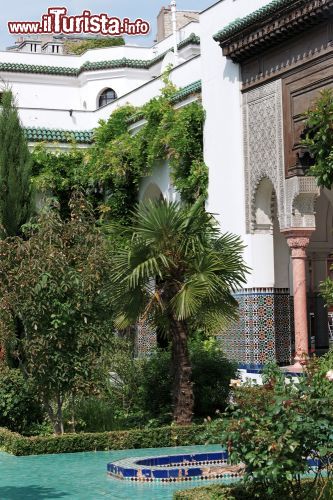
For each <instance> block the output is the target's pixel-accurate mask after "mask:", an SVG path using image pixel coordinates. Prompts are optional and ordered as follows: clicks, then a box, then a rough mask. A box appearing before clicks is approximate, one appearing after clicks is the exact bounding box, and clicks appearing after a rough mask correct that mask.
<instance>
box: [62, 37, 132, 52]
mask: <svg viewBox="0 0 333 500" xmlns="http://www.w3.org/2000/svg"><path fill="white" fill-rule="evenodd" d="M120 45H125V40H124V39H123V38H122V37H103V38H95V39H89V40H84V39H83V40H82V41H80V42H76V41H71V40H65V42H64V47H65V51H66V53H67V54H75V55H81V54H83V53H84V52H86V51H87V50H90V49H102V48H104V47H119V46H120Z"/></svg>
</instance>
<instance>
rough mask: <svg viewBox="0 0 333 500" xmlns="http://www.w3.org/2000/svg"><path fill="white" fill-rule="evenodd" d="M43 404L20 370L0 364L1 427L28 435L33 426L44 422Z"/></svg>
mask: <svg viewBox="0 0 333 500" xmlns="http://www.w3.org/2000/svg"><path fill="white" fill-rule="evenodd" d="M43 416H44V415H43V411H42V407H41V402H40V401H38V399H37V398H36V395H35V393H34V391H33V388H32V387H31V386H30V385H29V384H28V383H27V382H26V380H25V379H24V377H23V375H22V373H21V372H20V370H17V369H10V368H8V367H7V366H5V365H4V364H3V363H1V364H0V426H1V427H7V428H8V429H10V430H12V431H17V432H21V433H22V432H23V433H25V434H26V433H28V432H29V431H30V429H31V427H32V425H33V424H35V423H36V422H38V421H39V422H42V421H43Z"/></svg>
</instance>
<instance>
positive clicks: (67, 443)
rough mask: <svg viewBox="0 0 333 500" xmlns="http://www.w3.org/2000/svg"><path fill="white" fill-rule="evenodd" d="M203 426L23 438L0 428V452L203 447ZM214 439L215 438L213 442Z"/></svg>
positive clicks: (33, 453) (37, 452) (20, 453)
mask: <svg viewBox="0 0 333 500" xmlns="http://www.w3.org/2000/svg"><path fill="white" fill-rule="evenodd" d="M203 429H204V426H195V425H192V426H188V427H173V426H169V427H160V428H156V429H149V431H147V429H133V430H129V431H113V432H103V433H96V434H93V433H91V434H88V433H82V434H64V435H63V436H46V437H40V436H37V437H29V438H28V437H23V436H21V435H20V434H15V433H13V432H10V431H9V430H7V429H1V428H0V449H1V450H3V451H6V452H8V453H12V454H14V455H17V456H24V455H43V454H52V453H75V452H83V451H107V450H124V449H135V448H163V447H172V446H190V445H196V444H197V445H198V444H204V440H203V439H202V438H200V437H199V435H200V433H202V432H203ZM217 438H218V437H216V439H217Z"/></svg>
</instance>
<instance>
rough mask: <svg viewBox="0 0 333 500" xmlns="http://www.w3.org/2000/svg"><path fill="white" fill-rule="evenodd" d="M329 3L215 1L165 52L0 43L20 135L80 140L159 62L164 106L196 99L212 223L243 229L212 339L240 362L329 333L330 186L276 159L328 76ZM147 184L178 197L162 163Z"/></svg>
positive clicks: (325, 339) (159, 48) (146, 80)
mask: <svg viewBox="0 0 333 500" xmlns="http://www.w3.org/2000/svg"><path fill="white" fill-rule="evenodd" d="M331 4H333V1H332V0H308V1H305V0H304V1H303V0H290V1H288V2H287V1H286V0H274V1H273V2H269V1H267V0H221V1H219V2H217V3H215V4H214V5H212V6H211V7H210V8H208V9H206V10H205V11H203V12H202V13H201V14H200V16H199V22H197V21H196V22H190V23H188V24H187V25H186V26H184V27H182V28H181V30H179V32H178V33H177V44H178V57H177V59H176V60H175V57H174V54H173V52H172V48H173V46H174V39H173V36H169V37H168V38H166V39H164V40H162V41H161V42H159V43H157V44H156V45H154V46H153V47H147V48H146V47H134V46H123V47H111V48H103V49H94V50H89V51H87V52H86V53H84V54H82V55H81V56H69V55H59V54H54V53H52V54H41V53H33V54H28V53H21V52H1V53H0V76H1V78H2V80H3V81H4V82H5V83H7V84H8V85H10V87H11V88H12V89H13V92H14V94H15V96H16V99H17V104H18V108H19V113H20V117H21V120H22V123H23V126H24V127H25V128H26V130H27V137H28V140H29V142H30V144H31V145H33V143H34V142H36V141H40V140H44V141H46V142H47V143H49V145H50V146H52V143H53V141H54V140H56V141H58V142H59V143H60V144H61V145H62V147H63V148H66V147H67V141H66V137H67V134H68V132H71V133H73V134H74V135H75V137H76V139H77V141H78V143H79V146H80V147H89V144H90V142H91V131H92V130H93V129H94V128H95V127H96V126H97V125H98V122H99V120H100V119H104V120H105V119H107V118H108V117H109V116H110V114H111V113H112V112H113V111H114V110H115V109H117V108H118V107H120V106H122V105H124V104H127V103H130V104H133V105H135V106H141V105H143V104H144V103H145V102H147V101H149V100H150V99H151V98H152V97H154V96H156V95H158V94H159V92H160V89H161V87H162V85H163V83H162V81H161V78H160V77H161V74H162V73H163V71H164V70H165V68H166V67H167V66H168V64H169V63H173V65H174V67H173V69H172V71H171V74H170V78H171V80H172V82H173V83H174V84H175V85H176V86H177V87H179V88H180V89H181V91H180V100H179V101H178V102H177V104H176V106H183V105H186V104H187V103H189V102H191V101H193V100H194V99H200V98H201V99H202V104H203V107H204V109H205V112H206V122H205V132H204V134H205V135H204V149H205V162H206V164H207V165H208V167H209V198H208V203H207V207H208V210H209V211H211V212H213V213H215V214H219V215H218V218H219V220H220V223H221V227H222V230H223V231H230V232H232V233H235V234H238V235H240V236H241V237H242V239H243V240H244V243H245V245H246V250H245V260H246V262H247V264H248V265H249V267H250V268H251V270H252V271H251V273H250V275H249V277H248V283H247V286H246V287H245V288H244V290H240V291H236V292H235V294H236V296H237V298H238V301H239V304H240V320H239V322H238V323H237V324H235V325H234V326H233V327H231V328H230V330H229V331H228V332H224V333H223V335H221V339H222V343H223V346H224V349H225V351H226V352H227V354H228V356H229V357H231V358H232V359H235V360H237V361H238V363H239V364H240V365H241V366H242V367H243V368H244V369H247V370H249V371H251V370H252V371H256V370H259V369H260V367H261V366H262V365H263V364H264V363H266V362H267V361H272V360H276V361H278V363H279V364H281V365H285V366H288V365H291V364H292V363H293V360H294V357H295V354H296V361H297V362H298V363H299V362H300V361H301V357H302V356H303V354H304V355H306V354H307V353H308V351H309V348H310V347H311V345H312V347H314V343H313V342H312V344H311V341H310V337H311V336H312V337H315V342H316V348H317V349H318V350H325V349H326V348H327V347H328V344H329V331H328V319H329V318H328V313H327V311H326V310H325V309H324V307H323V304H322V302H321V299H320V296H319V295H318V293H317V292H318V284H319V282H320V281H321V280H322V279H324V278H325V277H326V276H327V272H328V267H329V265H328V264H329V263H330V262H331V260H330V259H331V252H332V243H333V241H332V234H331V233H332V218H333V210H332V204H331V201H332V197H330V196H329V194H328V193H326V192H325V193H321V192H320V190H319V189H318V188H317V187H316V184H315V181H314V179H312V178H311V177H309V176H306V175H304V173H305V172H304V169H302V168H301V167H302V165H296V164H295V165H291V164H289V163H290V161H289V156H290V155H289V156H288V154H289V153H290V151H291V153H292V155H294V156H295V155H296V154H299V144H298V143H299V141H298V138H299V137H298V136H299V135H300V132H301V128H300V125H299V124H300V123H301V118H300V117H301V112H303V111H305V107H306V105H310V104H311V102H312V101H313V99H314V97H315V96H317V95H318V92H319V88H322V87H325V86H331V81H332V82H333V70H331V69H330V65H329V63H328V62H327V61H329V57H330V55H331V52H332V51H331V46H330V45H329V42H330V41H331V40H330V35H327V36H326V38H325V37H323V35H322V33H323V29H322V28H323V26H325V27H326V28H327V30H326V31H325V33H330V31H329V27H330V26H331V22H332V5H331ZM309 9H310V10H309ZM252 13H254V14H252ZM309 14H311V16H312V18H311V19H312V24H307V23H308V21H307V16H308V15H309ZM239 19H241V21H240V20H239ZM272 19H273V20H272ZM296 22H297V23H298V31H297V32H296V31H295V30H294V28H292V26H293V24H292V23H294V24H295V23H296ZM274 23H275V24H274ZM281 27H283V29H284V38H282V36H280V32H279V29H280V30H281ZM332 32H333V31H332ZM305 33H306V36H305ZM305 39H306V40H307V42H306V44H305V45H306V47H307V48H306V49H305V48H304V40H305ZM304 51H305V52H306V53H305V52H304ZM301 53H302V56H300V54H301ZM279 54H280V55H279ZM325 64H326V65H325ZM313 67H316V68H317V69H318V68H319V69H318V72H319V73H320V71H321V74H323V73H322V72H323V71H324V72H325V75H326V79H325V81H324V83H323V84H322V85H319V86H318V85H317V86H316V85H312V84H311V82H313V77H312V80H311V76H308V73H309V72H310V73H311V69H309V68H313ZM302 71H303V72H305V73H306V72H308V73H306V74H305V76H302V78H303V79H305V80H304V81H305V84H304V85H305V87H303V89H304V88H307V89H308V91H306V92H303V90H302V88H301V87H300V88H298V87H297V81H298V79H299V75H300V74H301V72H302ZM310 73H309V74H310ZM295 75H297V76H295ZM308 80H309V81H310V83H306V82H308ZM319 80H320V78H319V77H318V78H317V80H315V81H316V82H317V81H319ZM306 85H308V87H306ZM311 85H312V86H311ZM302 92H303V93H302ZM307 92H308V93H307ZM299 95H302V96H303V97H302V99H299V100H297V99H298V96H299ZM304 95H305V97H304ZM297 106H298V107H299V111H297V110H296V111H295V109H296V108H297ZM294 108H295V109H294ZM138 126H140V124H133V125H131V127H132V128H133V130H134V129H135V127H138ZM297 127H298V128H297ZM295 131H296V132H295ZM288 134H289V135H288ZM297 134H298V136H297ZM292 135H293V137H294V136H295V137H294V139H293V144H292V145H291V146H290V148H289V149H290V151H289V150H288V141H289V138H290V137H291V136H292ZM296 136H297V137H296ZM289 142H290V141H289ZM288 151H289V152H288ZM294 153H295V154H294ZM292 167H293V168H292ZM160 194H162V195H163V197H164V198H166V199H175V198H176V197H177V194H176V193H175V192H174V190H173V188H172V185H171V183H170V178H169V169H168V164H167V163H166V162H165V163H161V164H159V165H156V168H155V169H154V172H153V175H152V176H151V177H149V178H146V179H143V180H142V186H141V192H140V199H147V198H156V197H158V196H159V195H160ZM296 240H297V241H296ZM296 269H298V271H297V272H296V271H295V270H296ZM302 272H303V274H304V276H303V275H302ZM302 276H303V277H302ZM295 280H296V281H295ZM295 293H296V296H295ZM307 295H308V297H307ZM307 299H308V300H307ZM304 301H305V302H304ZM143 335H144V333H143ZM147 335H148V334H147ZM295 339H296V340H295ZM143 342H146V340H143ZM147 342H148V343H150V342H152V339H151V338H149V339H148V340H147Z"/></svg>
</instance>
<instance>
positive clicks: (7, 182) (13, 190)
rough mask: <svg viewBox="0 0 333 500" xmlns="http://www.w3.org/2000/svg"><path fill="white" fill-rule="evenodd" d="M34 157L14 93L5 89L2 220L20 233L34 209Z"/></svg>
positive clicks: (7, 229)
mask: <svg viewBox="0 0 333 500" xmlns="http://www.w3.org/2000/svg"><path fill="white" fill-rule="evenodd" d="M30 175H31V157H30V152H29V149H28V144H27V141H26V139H25V136H24V131H23V128H22V126H21V122H20V119H19V116H18V112H17V108H16V106H15V101H14V97H13V94H12V92H11V91H10V90H5V91H3V93H2V96H1V111H0V223H1V226H2V231H1V232H2V233H3V236H17V235H19V234H20V230H21V226H22V225H23V224H25V223H26V222H27V221H28V219H29V217H30V214H31V210H32V189H31V182H30Z"/></svg>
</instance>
